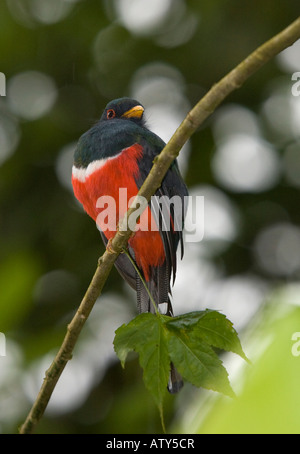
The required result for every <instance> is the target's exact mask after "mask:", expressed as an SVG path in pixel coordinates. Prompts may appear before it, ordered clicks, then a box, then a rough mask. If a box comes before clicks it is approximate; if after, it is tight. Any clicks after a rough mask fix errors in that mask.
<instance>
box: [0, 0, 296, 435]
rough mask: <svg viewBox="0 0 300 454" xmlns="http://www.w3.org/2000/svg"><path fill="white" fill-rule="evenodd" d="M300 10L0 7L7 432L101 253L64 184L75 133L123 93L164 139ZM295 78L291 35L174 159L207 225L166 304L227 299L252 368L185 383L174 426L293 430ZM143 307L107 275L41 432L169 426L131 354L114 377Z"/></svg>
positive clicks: (2, 382)
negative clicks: (205, 386)
mask: <svg viewBox="0 0 300 454" xmlns="http://www.w3.org/2000/svg"><path fill="white" fill-rule="evenodd" d="M298 15H299V0H277V1H276V2H274V1H273V0H264V1H263V2H262V1H261V0H251V1H248V0H246V1H243V2H240V1H238V0H226V1H224V0H213V1H211V0H202V1H199V0H187V1H184V0H151V1H148V0H106V1H105V0H103V1H101V0H51V1H50V0H2V1H1V3H0V72H2V73H3V74H4V75H5V78H6V79H5V87H4V88H5V91H6V96H1V97H0V332H1V333H3V334H4V335H5V339H6V345H4V344H3V342H2V344H1V351H0V353H1V354H2V355H4V353H6V355H5V356H0V432H1V433H15V432H17V428H18V426H19V425H20V424H21V423H22V422H23V420H24V418H25V416H26V414H27V412H28V411H29V409H30V406H31V404H32V402H33V400H34V399H35V397H36V394H37V392H38V390H39V387H40V385H41V382H42V379H43V376H44V372H45V370H46V369H47V368H48V367H49V365H50V363H51V361H52V359H53V357H54V355H55V353H56V351H57V349H58V347H59V345H60V343H61V341H62V339H63V337H64V334H65V331H66V325H67V324H68V322H69V321H70V320H71V318H72V315H73V314H74V312H75V310H76V308H77V306H78V304H79V303H80V301H81V298H82V296H83V294H84V292H85V290H86V288H87V286H88V284H89V282H90V279H91V277H92V275H93V273H94V270H95V268H96V264H97V259H98V257H99V256H100V254H101V253H102V252H103V246H102V243H101V241H100V237H99V233H98V231H97V229H96V228H95V225H94V223H93V221H92V220H91V219H90V218H89V217H88V216H87V215H86V214H84V213H83V211H82V209H81V207H80V206H79V205H78V204H77V202H76V201H75V199H74V197H73V194H72V189H71V184H70V175H71V165H72V155H73V151H74V147H75V145H76V141H77V140H78V138H79V136H80V135H81V134H82V133H83V132H85V131H86V130H87V129H88V128H89V127H90V126H91V125H92V124H94V122H95V121H96V120H97V119H98V118H99V117H100V115H101V112H102V110H103V108H104V107H105V105H106V103H107V102H108V101H110V100H111V99H113V98H117V97H121V96H131V97H134V98H136V99H138V100H139V101H140V102H141V103H142V104H143V105H144V106H145V107H146V114H147V118H148V124H149V127H150V128H151V129H152V130H154V131H155V132H156V133H158V134H159V135H160V136H161V137H162V138H163V139H164V140H165V141H167V140H168V139H169V138H170V136H171V135H172V133H173V132H174V130H175V129H176V127H177V126H178V125H179V124H180V122H181V120H182V119H183V118H184V117H185V115H186V113H187V112H188V111H189V109H190V108H191V107H192V106H193V105H194V104H195V103H196V102H197V101H198V100H199V99H200V98H201V97H202V96H203V95H204V94H205V93H206V92H207V90H208V89H209V88H210V87H211V86H212V85H213V84H214V83H215V82H217V81H218V80H219V79H220V78H221V77H222V76H223V75H225V74H226V73H227V72H228V71H229V70H231V69H232V68H233V67H234V66H235V65H236V64H238V63H239V62H240V61H241V60H242V59H243V58H245V57H246V56H247V55H248V54H249V53H250V52H251V51H253V50H254V49H255V48H256V47H257V46H259V45H260V44H262V43H263V42H264V41H265V40H267V39H269V38H270V37H272V36H273V35H274V34H276V33H278V32H279V31H280V30H281V29H283V28H284V27H286V26H287V25H288V24H289V23H290V22H291V21H293V20H294V19H296V18H297V16H298ZM299 71H300V41H299V42H297V43H296V44H295V45H293V46H292V47H291V48H289V49H287V50H286V51H284V52H283V53H282V54H280V55H279V56H278V57H277V58H275V59H274V60H273V61H271V62H270V63H268V64H267V65H266V66H265V67H264V68H262V69H261V70H260V71H259V72H258V73H256V74H255V75H254V76H252V77H251V79H250V80H249V81H248V82H247V83H246V84H245V85H244V86H243V87H242V88H241V89H239V90H238V91H236V92H235V93H234V94H232V95H231V96H230V97H229V98H228V99H227V100H226V102H224V103H223V105H222V106H221V107H220V108H219V109H218V110H217V111H216V112H215V114H214V115H213V116H212V117H211V118H210V119H209V120H208V121H207V122H206V123H205V125H204V126H203V127H202V128H201V130H199V131H198V132H197V133H196V134H195V135H194V136H193V137H192V138H191V140H190V141H189V143H188V144H187V145H186V146H185V147H184V149H183V150H182V153H181V155H180V159H179V161H180V167H181V169H182V173H183V175H184V178H185V180H186V182H187V184H188V186H189V189H190V193H191V194H192V195H194V196H195V195H202V196H204V197H205V209H204V228H205V232H204V239H203V240H202V241H201V242H198V243H187V244H186V248H185V257H184V260H183V262H181V263H180V265H179V269H178V273H177V280H176V283H175V287H174V292H173V295H174V308H175V312H176V314H180V313H182V312H188V311H192V310H203V309H205V308H213V309H218V310H221V311H222V312H223V313H225V314H226V315H227V317H228V318H230V319H231V320H232V321H233V323H234V326H235V328H236V329H237V330H238V332H239V334H240V337H241V340H242V344H243V347H244V350H245V352H246V354H247V355H248V357H249V358H250V359H251V361H252V365H247V364H245V363H244V361H243V360H241V359H239V358H238V357H235V355H233V354H229V355H227V354H226V355H222V356H221V357H222V359H223V360H224V363H225V366H226V367H227V369H228V371H229V374H230V380H231V382H232V386H233V388H234V390H235V392H236V394H237V398H236V399H229V398H224V397H222V396H219V395H217V394H216V393H213V392H209V391H205V390H198V389H196V388H194V387H192V386H191V385H189V384H186V385H185V387H184V389H183V390H182V392H181V393H180V394H179V395H178V396H176V397H172V396H168V397H167V399H166V405H165V419H166V425H167V427H168V430H169V431H171V432H174V433H176V432H179V433H198V432H199V433H222V432H223V433H224V432H225V433H238V432H241V433H247V432H252V433H269V432H273V433H274V432H275V433H276V432H277V433H279V432H280V433H281V432H283V433H286V432H288V433H291V432H296V433H297V432H298V433H299V431H300V389H299V379H300V357H298V353H300V349H299V352H298V345H297V343H296V341H297V340H298V339H299V338H300V308H299V304H300V285H299V276H300V197H299V195H300V96H297V95H299V91H300V90H298V92H297V90H296V87H294V90H293V88H292V87H293V85H294V84H295V80H294V81H293V80H292V75H293V74H294V73H295V72H299ZM1 80H2V82H3V77H2V79H1ZM1 94H3V85H2V90H1ZM199 222H201V219H199ZM135 314H136V308H135V296H134V294H133V293H132V292H131V291H130V290H129V289H128V287H127V286H126V285H125V284H124V283H123V281H122V279H121V278H120V277H119V275H118V274H117V272H116V271H113V273H112V274H111V275H110V277H109V280H108V282H107V284H106V286H105V291H104V293H103V295H102V297H101V298H100V299H99V301H98V302H97V304H96V306H95V307H94V309H93V312H92V314H91V316H90V319H89V320H88V322H87V324H86V327H85V328H84V330H83V332H82V334H81V337H80V341H79V343H78V344H77V346H76V349H75V352H74V357H73V359H72V361H71V362H70V363H69V364H68V366H67V368H66V370H65V371H64V373H63V375H62V377H61V380H60V382H59V384H58V386H57V388H56V390H55V392H54V394H53V397H52V399H51V401H50V404H49V407H48V409H47V411H46V414H45V416H44V418H43V420H42V421H41V422H40V424H39V426H38V428H37V432H39V433H156V432H158V433H159V432H160V431H161V426H160V421H159V416H158V412H157V409H156V408H155V405H154V403H153V401H152V398H151V396H150V395H149V394H148V392H147V391H146V390H145V388H144V385H143V382H142V374H141V370H140V367H139V365H138V361H137V359H136V358H135V357H133V358H132V359H131V360H130V361H129V362H128V363H127V365H126V368H125V370H123V369H122V368H121V366H120V363H119V361H118V359H117V358H116V356H115V353H114V351H113V347H112V340H113V337H114V331H115V329H116V328H118V327H119V326H120V325H121V324H122V323H126V322H128V321H129V320H130V319H131V318H133V317H134V316H135ZM297 333H298V335H299V336H298V335H297ZM2 341H3V336H2Z"/></svg>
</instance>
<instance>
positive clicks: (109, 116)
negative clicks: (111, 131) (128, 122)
mask: <svg viewBox="0 0 300 454" xmlns="http://www.w3.org/2000/svg"><path fill="white" fill-rule="evenodd" d="M115 116H116V112H115V111H114V109H109V110H108V111H107V114H106V118H107V119H108V120H111V119H112V118H115Z"/></svg>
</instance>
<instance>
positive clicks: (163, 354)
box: [114, 313, 170, 409]
mask: <svg viewBox="0 0 300 454" xmlns="http://www.w3.org/2000/svg"><path fill="white" fill-rule="evenodd" d="M164 337H165V332H164V329H163V322H162V319H161V317H158V316H155V315H154V314H150V313H145V314H140V315H138V316H137V317H135V318H134V319H133V320H132V321H131V322H130V323H128V324H127V325H122V326H121V327H120V328H118V329H117V331H116V335H115V339H114V348H115V351H116V353H117V355H118V357H119V358H120V360H121V362H122V364H124V362H125V360H126V357H127V355H128V353H129V352H130V351H132V350H133V351H135V352H137V353H138V354H139V362H140V365H141V367H142V368H143V379H144V383H145V386H146V387H147V389H148V390H149V391H150V392H151V394H152V395H153V397H154V399H155V401H156V403H157V405H158V407H159V408H160V409H161V408H162V402H163V397H164V395H165V393H166V389H167V383H168V378H169V372H170V359H169V354H168V350H167V343H166V339H165V338H164Z"/></svg>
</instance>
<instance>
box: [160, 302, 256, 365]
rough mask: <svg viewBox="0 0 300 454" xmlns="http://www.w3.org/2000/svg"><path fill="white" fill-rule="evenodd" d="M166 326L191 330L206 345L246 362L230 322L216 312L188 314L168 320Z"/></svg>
mask: <svg viewBox="0 0 300 454" xmlns="http://www.w3.org/2000/svg"><path fill="white" fill-rule="evenodd" d="M168 324H169V325H170V326H173V327H176V328H177V329H192V328H193V329H195V330H196V331H197V333H198V335H199V336H200V337H201V339H203V340H204V341H205V342H206V343H207V344H209V345H211V346H213V347H216V348H220V349H222V350H225V351H228V352H233V353H236V354H237V355H239V356H241V358H243V359H245V360H246V361H248V358H247V357H246V355H245V353H244V352H243V349H242V346H241V343H240V340H239V338H238V335H237V332H236V331H235V329H234V328H233V324H232V322H231V321H230V320H228V319H227V318H226V316H225V315H224V314H221V313H220V312H218V311H215V310H210V309H206V310H205V311H195V312H190V313H188V314H184V315H180V316H178V317H174V318H172V319H170V321H169V322H168Z"/></svg>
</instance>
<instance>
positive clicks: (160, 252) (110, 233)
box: [72, 97, 188, 393]
mask: <svg viewBox="0 0 300 454" xmlns="http://www.w3.org/2000/svg"><path fill="white" fill-rule="evenodd" d="M144 112H145V108H144V107H143V105H142V104H141V103H139V102H138V101H136V100H135V99H131V98H128V97H124V98H118V99H115V100H113V101H111V102H109V103H108V104H107V105H106V107H105V109H104V111H103V113H102V115H101V117H100V120H99V121H97V122H96V123H95V124H94V125H93V126H92V127H91V128H90V129H89V130H88V131H87V132H85V133H84V134H83V135H82V136H81V137H80V138H79V140H78V143H77V146H76V149H75V152H74V162H73V167H72V185H73V191H74V194H75V197H76V198H77V199H78V201H79V202H80V203H81V204H82V206H83V208H84V210H85V211H86V213H87V214H88V215H89V216H90V217H91V218H92V219H93V220H94V221H95V222H96V225H97V228H98V229H99V231H100V234H101V237H102V240H103V242H104V244H105V246H107V243H108V242H109V241H111V239H112V238H113V237H114V236H115V234H116V231H117V229H118V222H119V221H120V220H121V219H122V218H123V216H124V215H125V214H126V212H127V209H128V202H129V201H130V200H132V198H134V197H135V196H136V194H137V193H138V190H139V189H140V187H141V186H142V184H143V182H144V181H145V179H146V177H147V175H148V174H149V172H150V170H151V168H152V165H153V162H154V160H155V157H156V156H157V155H158V154H159V153H160V152H161V151H162V149H163V148H164V147H165V142H164V141H163V140H162V139H161V138H160V137H159V136H158V135H156V134H155V133H154V132H152V131H151V130H150V129H148V127H147V124H146V120H145V114H144ZM120 194H122V197H123V199H124V197H125V202H126V203H124V200H123V199H120ZM174 196H175V199H174V200H177V201H179V202H181V203H179V204H178V206H179V209H177V210H174V206H173V205H172V204H168V202H167V201H168V200H172V198H174ZM187 196H188V190H187V186H186V184H185V183H184V181H183V178H182V176H181V174H180V171H179V167H178V163H177V160H174V161H173V163H172V164H171V166H170V168H169V169H168V171H167V173H166V175H165V177H164V178H163V180H162V183H161V185H160V187H159V188H158V189H157V190H156V192H155V194H154V197H152V198H151V203H150V202H149V204H148V205H146V207H145V209H144V212H143V213H142V214H141V216H140V218H139V223H140V224H139V228H136V229H135V231H134V232H133V235H132V236H131V237H130V239H129V241H128V254H129V255H130V258H129V257H128V256H127V255H126V254H124V253H123V254H120V255H119V256H118V258H117V260H116V261H115V267H116V268H117V270H118V272H119V273H120V275H121V276H122V277H123V279H124V280H125V281H126V282H127V283H128V284H129V285H130V286H131V287H132V288H133V289H134V290H135V291H136V298H137V308H138V312H139V313H144V312H151V313H155V308H154V306H153V303H152V301H151V299H153V300H154V302H155V304H156V307H158V308H164V310H165V315H169V316H171V317H172V316H174V314H173V308H172V304H171V299H170V297H171V295H172V293H171V281H172V285H174V282H175V277H176V270H177V249H178V246H179V244H180V248H181V259H182V257H183V254H184V246H183V232H182V230H183V225H184V218H185V215H186V203H185V202H186V200H187V199H186V197H187ZM155 201H156V203H155ZM110 202H111V203H110ZM110 205H111V206H110ZM109 206H110V209H108V207H109ZM149 293H150V295H151V297H152V298H150V296H149ZM182 386H183V380H182V377H181V375H180V374H179V372H178V371H177V369H176V368H175V367H174V365H173V364H172V363H171V365H170V378H169V382H168V386H167V388H168V390H169V392H170V393H177V392H178V391H179V390H180V389H181V388H182Z"/></svg>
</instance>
